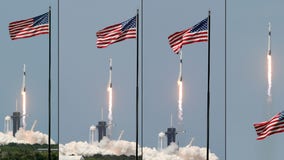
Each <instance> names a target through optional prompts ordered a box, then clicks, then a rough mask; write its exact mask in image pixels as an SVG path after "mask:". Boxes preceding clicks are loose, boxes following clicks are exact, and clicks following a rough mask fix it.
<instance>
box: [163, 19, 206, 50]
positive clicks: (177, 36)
mask: <svg viewBox="0 0 284 160" xmlns="http://www.w3.org/2000/svg"><path fill="white" fill-rule="evenodd" d="M168 39H169V44H170V46H171V48H172V49H173V51H174V53H176V54H178V53H179V51H180V49H181V48H182V46H183V45H185V44H190V43H195V42H205V41H208V18H205V19H204V20H202V21H201V22H199V23H197V24H196V25H194V26H193V27H190V28H188V29H185V30H182V31H179V32H175V33H174V34H172V35H170V36H169V37H168Z"/></svg>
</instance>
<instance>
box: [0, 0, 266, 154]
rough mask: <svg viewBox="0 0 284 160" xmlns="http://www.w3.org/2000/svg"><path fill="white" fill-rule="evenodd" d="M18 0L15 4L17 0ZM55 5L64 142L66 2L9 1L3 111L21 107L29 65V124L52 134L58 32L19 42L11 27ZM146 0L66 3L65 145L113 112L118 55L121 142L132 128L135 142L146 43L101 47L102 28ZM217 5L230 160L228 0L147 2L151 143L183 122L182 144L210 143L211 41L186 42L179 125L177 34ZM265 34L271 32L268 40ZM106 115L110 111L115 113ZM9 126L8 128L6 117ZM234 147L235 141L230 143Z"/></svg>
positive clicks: (217, 110) (219, 100) (215, 27)
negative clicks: (110, 96) (138, 79)
mask: <svg viewBox="0 0 284 160" xmlns="http://www.w3.org/2000/svg"><path fill="white" fill-rule="evenodd" d="M15 3H17V4H18V5H17V6H15V5H14V4H15ZM49 5H51V6H52V8H53V11H54V12H53V15H54V16H53V17H54V18H53V21H52V26H53V28H52V33H53V39H52V43H53V45H52V46H53V48H52V51H53V52H52V53H53V57H52V62H53V64H52V83H53V88H52V95H53V102H52V106H53V114H52V117H53V128H52V131H53V132H52V135H53V136H52V138H54V139H57V122H58V120H57V102H58V99H57V90H56V89H57V68H58V66H57V60H58V59H57V47H58V46H57V2H55V1H45V2H43V1H41V2H38V1H35V0H29V1H25V2H21V1H20V2H19V1H16V0H14V1H7V2H5V5H1V11H0V12H1V13H2V15H5V16H3V20H2V21H1V22H0V25H1V26H2V27H1V28H0V31H1V33H2V36H0V38H1V39H0V40H1V41H2V43H3V44H4V45H2V47H0V49H1V51H2V54H1V56H2V58H1V63H0V65H1V67H0V71H1V74H2V77H3V78H2V80H1V82H2V83H0V89H1V91H2V92H1V93H0V102H1V105H2V106H3V107H2V108H3V110H2V112H1V114H0V118H1V117H2V119H4V117H5V115H7V114H10V113H11V112H13V110H14V109H15V99H16V98H18V99H20V88H21V83H22V65H23V64H24V63H25V64H26V67H27V97H28V113H29V114H30V116H29V117H28V127H30V126H31V124H32V122H33V121H34V120H36V119H37V120H38V121H39V123H38V126H37V127H36V129H38V130H40V131H42V132H44V133H47V78H48V77H47V76H48V36H47V35H41V36H38V37H34V38H30V39H23V40H17V41H11V40H10V38H9V33H8V24H9V23H10V22H11V21H14V20H20V19H25V18H30V17H33V16H36V15H39V14H42V13H44V12H46V11H47V10H48V6H49ZM138 8H140V1H133V0H123V1H111V0H104V1H93V0H84V1H79V0H62V1H60V85H59V89H60V99H59V100H60V101H59V102H60V119H59V125H60V136H59V138H60V143H68V142H71V141H88V139H89V135H88V134H89V127H90V126H91V125H92V124H96V123H97V122H98V121H99V120H100V119H101V116H100V115H101V108H102V107H103V108H104V113H105V114H104V117H107V91H106V88H107V83H108V59H109V58H110V57H111V58H112V60H113V92H114V101H113V119H114V123H115V124H116V125H115V127H114V128H113V134H112V135H113V139H117V137H118V135H119V133H120V131H121V130H124V131H125V132H124V136H123V139H125V140H128V141H135V114H134V113H135V71H136V70H135V66H136V64H135V62H136V41H135V40H134V39H132V40H126V41H123V42H120V43H117V44H113V45H111V46H109V47H107V48H105V49H97V48H96V32H97V31H98V30H100V29H102V28H104V27H106V26H109V25H112V24H116V23H119V22H122V21H124V20H126V19H128V18H130V17H132V16H134V15H135V14H136V10H137V9H138ZM209 9H210V10H211V22H212V23H211V88H210V90H211V105H210V107H211V110H210V113H211V119H210V120H211V126H210V127H211V128H210V129H211V130H210V137H211V139H210V146H211V147H210V149H211V152H214V153H216V155H217V156H218V157H220V159H224V155H225V153H224V151H225V142H224V130H225V127H224V107H225V99H224V95H225V88H224V83H225V73H224V71H225V69H224V66H225V62H224V59H225V57H224V55H225V21H224V20H225V4H224V1H223V0H222V1H221V0H218V1H215V2H211V1H200V2H198V1H196V2H194V3H193V2H191V1H188V0H178V1H170V0H163V1H162V0H160V1H144V10H143V12H144V15H143V18H144V19H143V24H144V25H143V32H144V34H143V43H144V46H143V62H144V63H143V93H144V97H143V106H144V132H143V139H144V146H148V147H157V142H158V134H159V133H160V132H161V131H166V129H167V127H169V126H170V115H171V114H172V115H173V120H174V123H173V124H174V126H175V127H177V129H178V130H179V131H181V130H185V131H186V132H185V133H184V134H178V136H177V140H178V141H179V144H180V145H181V146H185V145H187V144H188V143H189V141H190V139H191V138H192V137H194V138H195V141H194V143H193V144H194V145H197V146H201V147H206V104H207V102H206V96H207V43H196V44H192V45H186V46H184V47H183V85H184V101H183V109H184V112H183V115H184V121H183V123H182V125H178V124H177V106H178V104H177V99H178V97H177V95H178V94H177V79H178V72H179V63H178V62H179V57H178V56H177V55H175V54H174V53H173V52H172V50H171V48H170V47H169V45H168V40H167V37H168V36H169V35H170V34H172V33H174V32H176V31H180V30H183V29H186V28H188V27H190V26H193V25H195V24H196V23H198V22H199V21H201V20H203V19H204V18H205V17H206V16H207V15H208V10H209ZM264 38H265V37H264ZM105 120H106V118H105ZM0 127H2V125H1V124H0ZM228 145H229V144H228Z"/></svg>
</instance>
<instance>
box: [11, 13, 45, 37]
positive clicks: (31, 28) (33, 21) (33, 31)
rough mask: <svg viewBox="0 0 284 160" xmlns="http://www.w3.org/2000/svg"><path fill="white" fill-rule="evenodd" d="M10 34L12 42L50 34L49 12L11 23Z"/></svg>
mask: <svg viewBox="0 0 284 160" xmlns="http://www.w3.org/2000/svg"><path fill="white" fill-rule="evenodd" d="M9 32H10V37H11V39H12V40H16V39H21V38H30V37H33V36H37V35H41V34H48V33H49V22H48V12H47V13H45V14H42V15H40V16H36V17H33V18H29V19H25V20H20V21H14V22H11V23H10V24H9Z"/></svg>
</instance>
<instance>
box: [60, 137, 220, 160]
mask: <svg viewBox="0 0 284 160" xmlns="http://www.w3.org/2000/svg"><path fill="white" fill-rule="evenodd" d="M140 153H141V151H140V150H139V154H140ZM59 154H60V155H62V156H68V155H75V156H81V155H83V156H92V155H94V154H102V155H117V156H120V155H127V156H130V155H135V142H128V141H124V140H118V141H114V140H109V139H108V138H107V137H104V138H103V139H102V140H101V142H100V143H98V142H95V143H93V144H89V143H87V142H81V141H79V142H70V143H67V144H65V145H63V144H60V145H59ZM143 159H145V160H161V159H163V160H206V148H200V147H198V146H190V147H178V146H177V145H176V144H175V143H172V144H171V145H170V146H168V147H166V148H165V149H163V150H159V151H158V150H157V149H156V148H148V147H144V148H143ZM209 159H210V160H218V157H217V156H216V155H215V154H214V153H210V154H209Z"/></svg>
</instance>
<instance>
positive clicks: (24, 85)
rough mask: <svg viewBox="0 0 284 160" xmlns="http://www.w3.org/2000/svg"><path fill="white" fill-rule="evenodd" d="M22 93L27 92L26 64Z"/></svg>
mask: <svg viewBox="0 0 284 160" xmlns="http://www.w3.org/2000/svg"><path fill="white" fill-rule="evenodd" d="M22 92H26V65H25V64H24V68H23V85H22Z"/></svg>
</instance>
